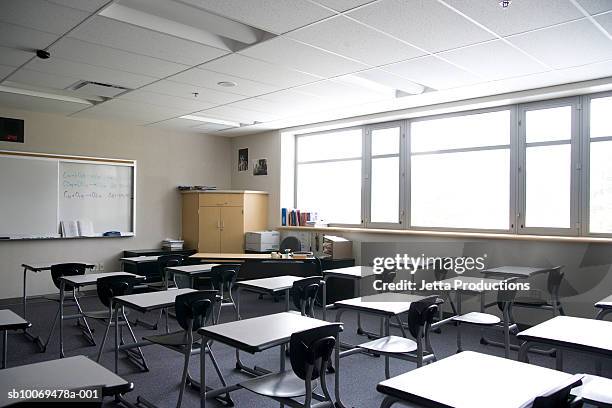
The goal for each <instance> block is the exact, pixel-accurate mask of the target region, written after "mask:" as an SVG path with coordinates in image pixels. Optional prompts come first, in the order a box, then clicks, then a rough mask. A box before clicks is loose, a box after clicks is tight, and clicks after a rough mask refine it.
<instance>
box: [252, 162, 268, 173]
mask: <svg viewBox="0 0 612 408" xmlns="http://www.w3.org/2000/svg"><path fill="white" fill-rule="evenodd" d="M253 175H254V176H267V175H268V159H257V160H255V161H253Z"/></svg>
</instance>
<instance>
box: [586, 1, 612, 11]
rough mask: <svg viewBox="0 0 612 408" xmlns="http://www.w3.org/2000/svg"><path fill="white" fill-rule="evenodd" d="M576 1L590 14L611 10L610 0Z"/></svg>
mask: <svg viewBox="0 0 612 408" xmlns="http://www.w3.org/2000/svg"><path fill="white" fill-rule="evenodd" d="M578 3H579V4H580V5H581V6H582V7H583V8H584V9H585V10H586V11H587V12H589V13H590V14H598V13H604V12H606V11H610V10H612V1H611V0H578Z"/></svg>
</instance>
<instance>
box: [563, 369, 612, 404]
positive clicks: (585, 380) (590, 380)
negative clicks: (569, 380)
mask: <svg viewBox="0 0 612 408" xmlns="http://www.w3.org/2000/svg"><path fill="white" fill-rule="evenodd" d="M582 375H584V377H582V385H581V386H580V387H576V388H574V389H573V390H572V395H575V396H576V397H579V398H582V400H583V401H584V402H587V403H589V404H594V405H596V406H598V407H600V408H604V407H608V408H610V407H612V379H609V378H604V377H598V376H596V375H589V374H582Z"/></svg>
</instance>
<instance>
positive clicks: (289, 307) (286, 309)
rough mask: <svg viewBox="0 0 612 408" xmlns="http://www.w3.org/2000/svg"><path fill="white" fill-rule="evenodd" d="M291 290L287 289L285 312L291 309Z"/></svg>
mask: <svg viewBox="0 0 612 408" xmlns="http://www.w3.org/2000/svg"><path fill="white" fill-rule="evenodd" d="M289 292H291V289H287V290H286V291H285V312H288V311H289V309H291V304H290V302H289Z"/></svg>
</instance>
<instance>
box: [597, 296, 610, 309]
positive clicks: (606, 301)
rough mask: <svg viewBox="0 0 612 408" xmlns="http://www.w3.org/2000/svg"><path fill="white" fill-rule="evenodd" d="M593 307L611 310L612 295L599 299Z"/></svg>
mask: <svg viewBox="0 0 612 408" xmlns="http://www.w3.org/2000/svg"><path fill="white" fill-rule="evenodd" d="M595 307H598V308H600V309H612V295H610V296H608V297H607V298H604V299H601V300H600V301H599V302H597V303H595Z"/></svg>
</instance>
